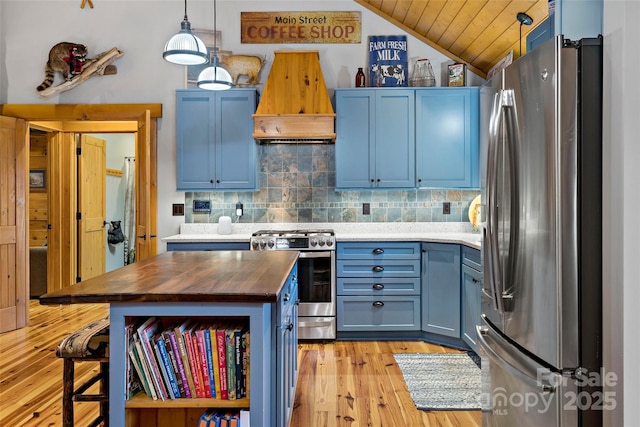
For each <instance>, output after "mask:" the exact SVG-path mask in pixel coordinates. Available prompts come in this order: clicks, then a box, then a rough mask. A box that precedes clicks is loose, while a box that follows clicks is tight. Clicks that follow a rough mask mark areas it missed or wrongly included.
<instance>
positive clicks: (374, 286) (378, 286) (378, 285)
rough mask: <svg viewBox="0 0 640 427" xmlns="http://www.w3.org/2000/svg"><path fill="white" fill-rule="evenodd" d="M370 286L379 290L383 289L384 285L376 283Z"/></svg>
mask: <svg viewBox="0 0 640 427" xmlns="http://www.w3.org/2000/svg"><path fill="white" fill-rule="evenodd" d="M372 288H373V289H375V290H377V291H379V290H381V289H384V285H383V284H382V283H376V284H375V285H373V286H372Z"/></svg>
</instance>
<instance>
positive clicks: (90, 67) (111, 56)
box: [38, 47, 124, 97]
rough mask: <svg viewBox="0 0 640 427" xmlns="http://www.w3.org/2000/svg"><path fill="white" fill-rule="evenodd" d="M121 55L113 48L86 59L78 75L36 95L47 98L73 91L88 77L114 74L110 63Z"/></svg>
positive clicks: (119, 51) (122, 53)
mask: <svg viewBox="0 0 640 427" xmlns="http://www.w3.org/2000/svg"><path fill="white" fill-rule="evenodd" d="M122 55H124V52H122V51H121V50H119V49H118V48H117V47H114V48H113V49H111V50H109V51H107V52H102V53H101V54H99V55H97V56H96V57H95V58H90V59H87V60H86V61H85V63H84V66H83V70H82V72H81V73H80V74H77V75H75V76H73V77H72V78H71V79H69V80H66V81H65V82H63V83H60V84H59V85H57V86H51V87H49V88H47V89H45V90H43V91H41V92H38V93H39V94H40V96H42V97H49V96H51V95H55V94H58V93H60V92H65V91H67V90H70V89H73V88H74V87H76V86H78V85H79V84H80V83H82V82H84V81H86V80H88V79H89V78H90V77H93V76H102V75H105V74H115V71H116V70H115V67H114V66H111V63H112V62H113V61H115V60H116V59H118V58H120V57H121V56H122Z"/></svg>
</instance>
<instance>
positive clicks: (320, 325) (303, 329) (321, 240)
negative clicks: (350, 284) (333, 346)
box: [251, 229, 336, 340]
mask: <svg viewBox="0 0 640 427" xmlns="http://www.w3.org/2000/svg"><path fill="white" fill-rule="evenodd" d="M335 247H336V238H335V234H334V232H333V230H324V229H323V230H260V231H257V232H255V233H253V235H252V236H251V250H252V251H283V250H285V251H286V250H295V251H300V258H299V259H298V295H299V298H300V305H299V307H298V338H299V339H301V340H332V339H335V338H336V301H335V298H336V297H335V295H336V276H335V270H334V268H335Z"/></svg>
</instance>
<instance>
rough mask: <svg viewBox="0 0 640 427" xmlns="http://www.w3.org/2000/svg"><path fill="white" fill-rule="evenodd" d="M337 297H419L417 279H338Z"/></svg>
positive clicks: (418, 280)
mask: <svg viewBox="0 0 640 427" xmlns="http://www.w3.org/2000/svg"><path fill="white" fill-rule="evenodd" d="M338 295H371V296H376V295H420V278H419V277H408V278H399V277H387V278H382V279H378V280H372V279H371V278H364V277H340V278H338Z"/></svg>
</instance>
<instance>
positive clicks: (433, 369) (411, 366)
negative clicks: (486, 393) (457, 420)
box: [394, 353, 482, 411]
mask: <svg viewBox="0 0 640 427" xmlns="http://www.w3.org/2000/svg"><path fill="white" fill-rule="evenodd" d="M394 357H395V359H396V362H397V363H398V366H400V370H402V376H403V377H404V381H405V383H407V387H408V388H409V392H410V393H411V397H412V399H413V402H414V403H415V404H416V408H418V409H422V410H434V411H446V410H452V411H466V410H476V409H480V404H481V394H482V389H481V381H480V372H481V371H480V368H479V366H478V365H479V363H478V364H477V359H475V360H476V361H474V359H473V358H477V356H476V355H475V354H474V353H469V354H467V353H459V354H456V353H453V354H451V353H398V354H394ZM472 357H473V358H472Z"/></svg>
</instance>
